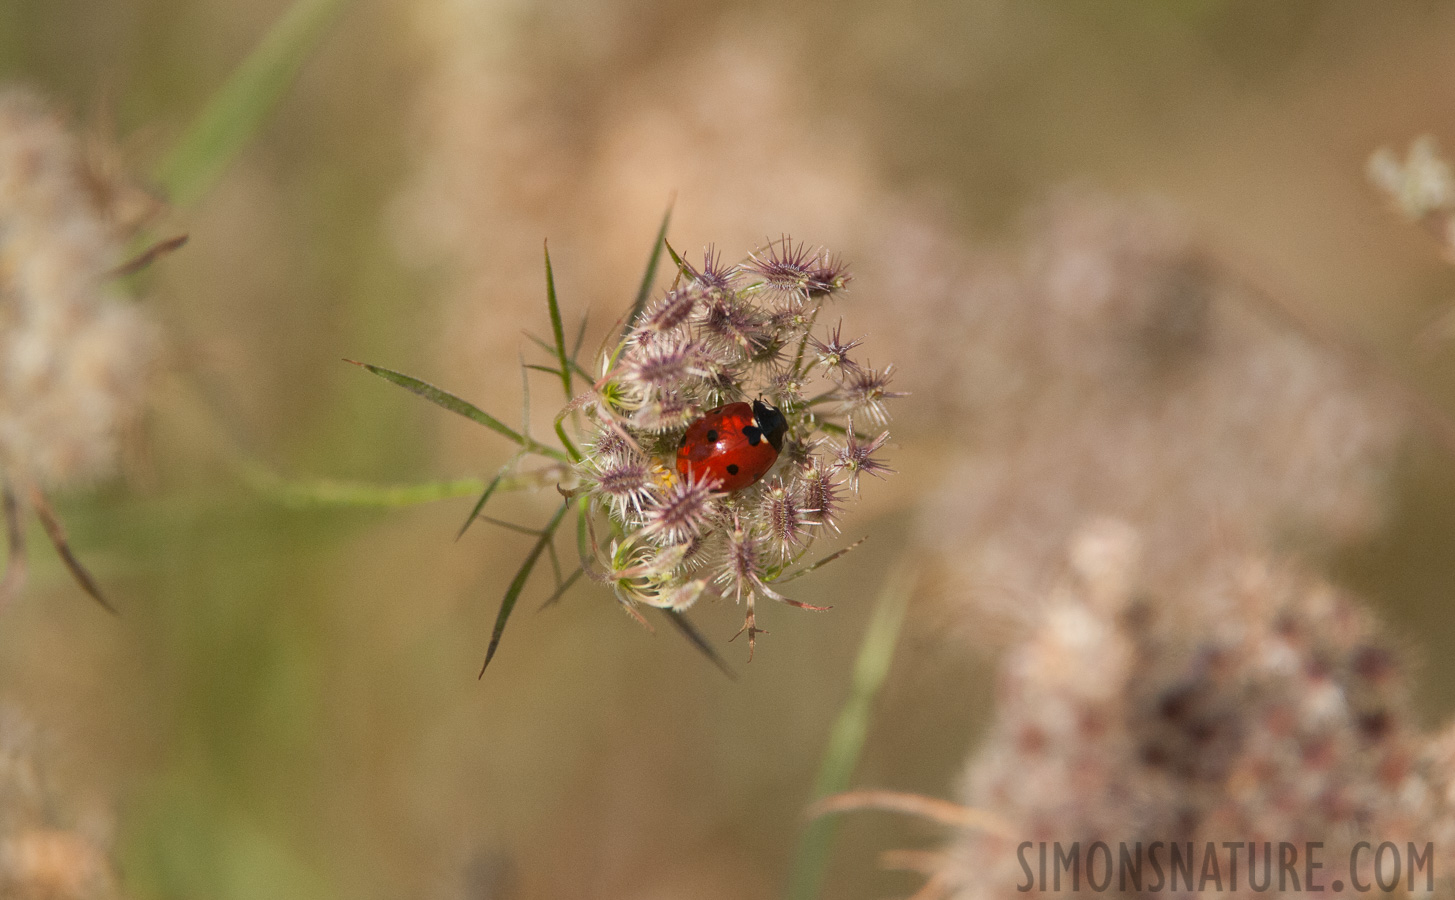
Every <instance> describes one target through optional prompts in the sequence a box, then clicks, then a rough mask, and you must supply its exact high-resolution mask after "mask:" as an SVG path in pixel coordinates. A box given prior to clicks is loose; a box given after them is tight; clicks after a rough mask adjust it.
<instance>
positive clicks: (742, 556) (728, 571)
mask: <svg viewBox="0 0 1455 900" xmlns="http://www.w3.org/2000/svg"><path fill="white" fill-rule="evenodd" d="M726 536H727V541H726V542H725V543H724V545H723V551H722V556H721V558H720V559H719V560H718V564H717V577H716V579H715V580H716V581H717V583H718V585H719V587H720V589H721V590H722V593H723V594H724V595H725V596H726V595H728V594H731V595H732V598H733V600H734V601H736V602H739V603H741V602H742V600H743V597H744V595H746V596H747V597H748V598H749V599H750V601H751V598H753V597H757V596H766V597H772V598H774V599H781V598H780V597H779V595H778V594H776V593H774V592H773V591H772V590H771V589H770V588H769V587H768V586H767V585H766V584H765V583H764V581H763V574H764V571H765V570H766V569H767V566H768V547H767V546H766V542H765V541H764V540H763V537H762V536H761V535H759V534H758V533H757V532H755V531H754V529H752V528H751V527H746V526H744V525H743V523H742V521H741V520H739V519H738V518H736V517H734V519H733V527H732V529H731V530H730V531H728V533H727V535H726Z"/></svg>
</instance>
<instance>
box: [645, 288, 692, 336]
mask: <svg viewBox="0 0 1455 900" xmlns="http://www.w3.org/2000/svg"><path fill="white" fill-rule="evenodd" d="M701 296H702V287H701V286H700V285H698V284H697V283H696V282H689V283H688V284H687V285H686V286H685V287H681V288H677V289H675V290H671V291H668V292H667V294H666V295H665V296H664V297H662V299H660V300H658V301H657V302H656V303H654V304H652V306H650V307H649V308H647V310H646V311H644V312H643V313H642V315H641V317H640V318H639V319H638V321H637V333H638V334H639V335H645V334H661V333H663V332H667V331H671V330H673V329H674V328H677V327H678V326H679V325H682V324H683V323H685V322H686V321H687V320H688V318H689V317H690V316H691V315H692V311H693V310H694V309H695V308H696V307H697V302H698V300H699V299H700V298H701Z"/></svg>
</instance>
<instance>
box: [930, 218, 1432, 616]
mask: <svg viewBox="0 0 1455 900" xmlns="http://www.w3.org/2000/svg"><path fill="white" fill-rule="evenodd" d="M1040 223H1041V224H1040V227H1039V228H1038V230H1037V231H1036V236H1035V238H1034V239H1033V240H1032V242H1031V245H1030V247H1029V248H1028V249H1027V250H1025V251H1024V252H1023V254H1021V255H1020V256H1019V257H1018V258H1012V259H1011V260H1010V261H1007V260H1005V259H1003V258H1000V257H993V258H990V259H986V260H971V261H967V262H966V263H965V264H964V265H963V267H962V268H961V269H960V271H958V272H955V273H954V274H955V275H956V276H957V277H955V278H952V279H949V280H947V285H948V287H947V289H946V292H945V294H944V296H943V298H942V300H941V303H940V306H939V307H938V308H936V309H935V310H933V311H932V312H931V314H930V315H929V316H927V317H925V319H926V320H928V321H932V322H934V323H935V330H934V331H933V332H927V333H926V334H924V335H923V336H922V338H921V342H922V344H923V346H924V349H923V350H922V351H921V354H922V355H923V356H925V357H927V358H930V357H932V358H935V359H937V360H941V361H942V363H941V364H939V365H936V366H935V367H933V368H934V371H935V372H936V373H939V375H940V377H941V378H943V379H944V380H945V382H946V383H945V384H943V385H941V386H938V387H937V388H936V391H935V393H936V395H937V396H940V397H945V398H952V399H953V403H952V404H951V405H947V406H946V407H945V408H944V409H943V410H942V415H941V417H940V420H941V421H942V422H944V423H945V426H946V427H947V428H950V427H955V426H956V425H957V423H964V424H966V425H968V426H970V427H969V428H965V429H962V430H960V431H958V432H956V433H955V434H954V438H955V441H956V447H957V448H958V450H959V454H960V458H959V459H958V461H957V462H956V463H955V464H953V465H952V467H951V471H950V474H949V476H948V478H947V479H946V482H945V483H944V484H943V485H942V488H941V490H939V491H937V492H936V494H935V495H934V497H933V498H932V499H931V501H930V505H929V507H928V508H927V510H926V513H925V517H924V521H925V523H926V527H925V528H924V529H923V532H924V536H925V541H926V542H927V543H928V544H929V545H930V546H931V547H933V548H938V549H939V550H940V551H941V552H939V554H938V556H939V558H940V559H941V560H942V561H943V573H942V574H943V576H944V578H943V587H944V592H945V593H946V594H947V595H948V596H949V598H950V599H951V601H952V603H951V608H952V609H958V608H962V607H963V608H964V609H967V610H974V614H973V615H969V616H962V615H959V614H956V615H955V619H956V620H960V619H965V620H967V621H971V622H972V623H973V625H972V629H973V630H974V631H975V632H976V633H977V634H979V635H983V634H984V633H985V631H986V628H985V625H986V614H987V612H990V613H996V612H999V613H1004V614H1005V618H1009V619H1015V618H1017V617H1021V616H1024V615H1026V614H1027V613H1029V614H1031V615H1034V613H1035V605H1036V603H1037V602H1039V598H1042V597H1044V596H1046V593H1047V591H1048V589H1049V588H1050V585H1051V584H1052V583H1054V581H1055V579H1056V577H1057V575H1058V572H1059V571H1060V568H1061V559H1062V558H1063V554H1064V547H1065V546H1066V542H1067V541H1068V540H1069V538H1070V534H1071V530H1072V529H1073V528H1075V527H1076V525H1077V523H1079V522H1082V521H1085V520H1086V519H1087V518H1089V517H1094V516H1099V515H1110V516H1115V517H1117V518H1120V519H1123V520H1125V521H1127V522H1129V523H1131V524H1132V525H1134V526H1135V527H1136V528H1138V529H1139V531H1141V533H1142V534H1143V536H1144V537H1143V539H1144V542H1145V544H1146V547H1145V549H1146V553H1145V554H1144V561H1145V562H1144V565H1145V566H1146V569H1147V575H1148V577H1149V578H1152V579H1154V580H1155V581H1156V582H1157V583H1158V584H1164V585H1170V584H1172V583H1174V582H1175V581H1176V580H1177V579H1179V578H1183V577H1187V576H1188V573H1190V572H1195V571H1197V570H1200V569H1203V568H1206V567H1208V566H1215V565H1219V564H1221V561H1222V559H1223V548H1224V547H1226V546H1229V545H1235V546H1250V547H1257V548H1260V549H1263V548H1266V549H1270V550H1271V549H1274V548H1278V547H1286V546H1288V545H1289V544H1290V543H1296V544H1297V545H1298V546H1299V547H1301V548H1303V549H1306V550H1315V551H1317V550H1319V549H1322V548H1324V547H1327V546H1329V545H1330V544H1336V543H1337V542H1339V541H1344V540H1348V539H1350V538H1353V537H1358V536H1360V535H1363V534H1367V533H1368V531H1369V529H1370V528H1372V527H1373V525H1374V524H1375V523H1377V522H1378V521H1379V518H1380V514H1381V512H1382V498H1383V496H1384V493H1383V484H1384V477H1385V473H1386V471H1387V467H1388V463H1389V461H1390V459H1391V457H1392V455H1393V452H1394V450H1395V448H1396V447H1397V446H1398V442H1399V441H1400V439H1401V438H1402V436H1403V434H1404V429H1405V425H1406V421H1407V418H1408V415H1407V412H1406V409H1407V407H1406V405H1405V404H1404V402H1403V398H1401V397H1400V396H1398V395H1396V394H1393V393H1392V392H1391V390H1389V389H1387V388H1386V387H1385V386H1382V385H1380V384H1378V383H1372V382H1371V379H1370V378H1369V377H1368V375H1367V373H1365V372H1361V371H1359V370H1357V369H1356V368H1355V367H1354V366H1353V365H1351V364H1350V363H1349V361H1348V360H1347V359H1345V358H1343V357H1341V356H1340V355H1339V354H1338V353H1335V352H1331V351H1330V348H1328V347H1327V346H1324V345H1323V344H1321V343H1320V342H1319V341H1317V340H1314V339H1311V338H1309V337H1308V336H1307V335H1305V334H1303V333H1301V332H1300V331H1298V330H1297V329H1296V328H1295V327H1293V326H1291V324H1290V322H1289V320H1288V318H1287V317H1286V316H1284V315H1283V313H1282V311H1281V308H1280V307H1279V306H1278V305H1277V304H1276V303H1275V302H1274V301H1272V300H1270V299H1269V298H1268V297H1266V296H1264V295H1262V294H1260V293H1259V292H1258V291H1256V289H1254V288H1252V287H1250V286H1249V285H1248V284H1247V283H1246V282H1245V281H1241V280H1239V279H1238V278H1237V277H1236V276H1235V275H1234V274H1233V273H1232V270H1231V267H1229V266H1227V265H1225V264H1224V263H1222V262H1221V261H1220V260H1219V258H1218V257H1217V256H1215V255H1214V254H1212V253H1210V252H1208V251H1207V250H1206V249H1204V247H1203V246H1202V245H1201V244H1200V243H1199V242H1198V241H1197V240H1196V239H1195V238H1194V236H1193V235H1192V234H1191V233H1190V231H1189V229H1188V228H1187V227H1186V226H1185V225H1184V224H1182V223H1181V222H1180V221H1179V220H1178V219H1177V218H1176V217H1175V216H1173V215H1171V214H1169V213H1168V212H1166V211H1165V210H1159V209H1156V208H1147V207H1145V206H1144V207H1133V206H1128V205H1125V204H1119V203H1113V202H1108V201H1105V200H1096V199H1089V198H1086V197H1084V196H1067V197H1064V198H1062V199H1060V200H1058V201H1057V202H1056V203H1054V204H1052V205H1051V206H1050V207H1049V208H1047V209H1046V210H1045V211H1043V213H1042V216H1041V220H1040ZM930 252H936V251H935V248H933V247H931V251H930Z"/></svg>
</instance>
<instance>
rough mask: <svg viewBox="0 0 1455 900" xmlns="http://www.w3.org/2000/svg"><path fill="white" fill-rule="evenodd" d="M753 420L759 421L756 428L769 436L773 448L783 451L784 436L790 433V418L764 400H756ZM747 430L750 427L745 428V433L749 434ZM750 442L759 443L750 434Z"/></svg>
mask: <svg viewBox="0 0 1455 900" xmlns="http://www.w3.org/2000/svg"><path fill="white" fill-rule="evenodd" d="M753 420H754V421H755V422H757V423H758V427H757V428H756V429H754V430H755V431H761V433H762V434H763V435H764V436H766V437H767V438H768V443H770V444H772V445H773V449H774V450H777V451H780V452H781V451H782V450H783V436H784V435H785V434H787V433H788V420H787V419H786V418H784V417H783V413H781V412H779V411H778V410H777V409H774V408H773V407H771V406H769V405H768V404H766V403H764V402H763V401H762V400H754V401H753ZM747 432H748V429H746V428H744V429H743V433H744V434H747ZM748 442H749V443H751V444H753V445H754V446H757V444H758V442H757V441H756V440H754V439H753V438H752V437H751V436H749V438H748Z"/></svg>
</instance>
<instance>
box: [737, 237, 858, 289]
mask: <svg viewBox="0 0 1455 900" xmlns="http://www.w3.org/2000/svg"><path fill="white" fill-rule="evenodd" d="M743 269H744V270H745V271H747V272H748V273H750V274H752V275H756V276H758V277H760V278H761V279H762V285H763V287H764V288H766V289H767V290H768V291H771V292H773V293H775V294H778V295H780V296H782V297H786V298H789V299H791V300H793V301H797V302H802V301H808V300H811V299H816V298H820V297H827V296H830V295H831V294H834V293H837V292H838V291H841V290H843V289H844V286H845V285H847V284H848V283H849V273H848V267H847V266H845V265H844V263H843V261H842V260H839V259H837V258H835V257H831V256H830V255H829V254H828V253H827V252H826V251H824V250H820V249H818V248H814V247H809V246H808V245H806V244H802V243H799V244H795V243H794V242H793V239H792V238H790V237H788V236H787V235H784V236H783V237H782V238H781V239H780V240H778V241H776V242H769V243H768V244H767V245H766V246H764V247H763V248H762V249H761V250H758V251H757V252H755V253H754V254H753V255H752V256H751V257H749V259H748V261H747V262H746V263H744V264H743Z"/></svg>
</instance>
